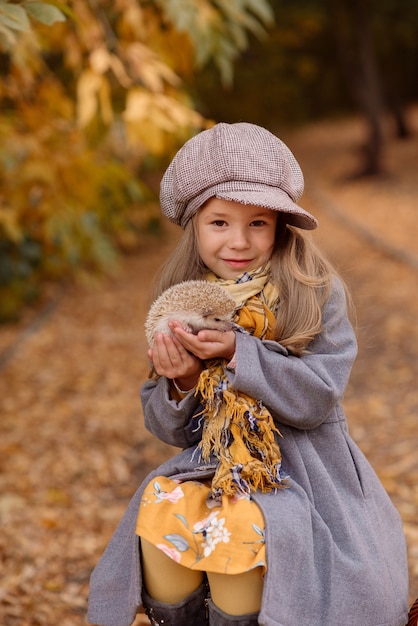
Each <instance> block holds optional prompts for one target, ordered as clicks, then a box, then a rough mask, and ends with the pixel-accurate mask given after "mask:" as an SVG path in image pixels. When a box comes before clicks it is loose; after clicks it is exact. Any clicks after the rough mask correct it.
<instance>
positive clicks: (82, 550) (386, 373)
mask: <svg viewBox="0 0 418 626" xmlns="http://www.w3.org/2000/svg"><path fill="white" fill-rule="evenodd" d="M416 128H417V129H418V124H416ZM358 133H359V127H358V125H357V124H356V123H355V122H350V123H338V124H330V123H328V124H321V125H318V126H315V127H311V128H309V129H306V130H304V131H303V132H299V133H295V134H293V135H292V136H291V137H289V138H288V141H289V144H290V145H291V146H292V148H293V149H294V152H295V154H296V155H297V157H298V159H299V160H300V162H301V165H302V168H303V169H304V171H305V173H306V179H307V181H306V182H307V191H306V194H305V197H304V203H303V204H304V206H306V208H307V209H310V210H312V212H313V213H315V215H317V216H318V218H319V220H320V224H321V228H320V231H318V240H319V242H320V243H321V245H322V246H323V247H324V248H325V249H326V250H327V252H328V253H329V255H330V256H331V257H332V259H333V260H334V262H335V263H336V264H337V265H338V267H339V268H340V270H341V272H342V273H343V275H344V277H345V279H346V281H347V282H348V283H349V285H350V287H351V288H352V291H353V296H354V300H355V304H356V306H357V312H358V335H359V344H360V352H359V357H358V360H357V362H356V364H355V367H354V370H353V375H352V379H351V383H350V386H349V389H348V391H347V395H346V401H345V407H346V411H347V414H348V417H349V424H350V429H351V432H352V434H353V436H354V438H355V439H356V440H357V442H358V443H359V445H360V446H361V448H362V449H363V451H364V452H365V453H366V455H367V456H368V458H369V459H370V461H371V463H372V465H373V466H374V468H375V469H376V471H377V472H378V474H379V476H380V478H381V480H382V481H383V483H384V485H385V486H386V488H387V490H388V491H389V493H390V495H391V497H392V498H393V500H394V502H395V504H396V505H397V507H398V509H399V511H400V513H401V515H402V518H403V520H404V524H405V532H406V536H407V541H408V547H409V563H410V572H411V585H410V595H411V601H412V599H415V597H417V596H418V457H417V454H416V450H417V447H418V446H417V444H418V434H417V433H418V430H417V414H418V390H417V385H416V380H417V379H418V325H417V322H416V320H417V319H418V293H417V290H416V284H417V275H418V274H417V269H416V267H415V266H414V262H415V261H414V260H416V259H418V242H417V237H416V234H417V230H416V211H417V198H418V181H417V177H416V163H417V159H416V155H417V154H418V150H417V148H418V144H417V139H415V140H414V142H410V143H408V144H405V143H404V144H402V143H400V142H399V143H394V144H393V145H392V150H391V162H390V164H389V165H390V170H391V172H392V176H391V177H388V178H387V179H386V180H384V181H380V182H379V181H377V182H376V181H374V182H372V181H362V182H357V183H353V184H348V183H346V184H343V185H342V184H341V180H340V177H341V176H342V175H344V174H346V173H347V172H349V171H350V169H351V167H352V164H353V163H354V161H353V158H352V155H351V153H350V149H351V148H350V146H354V145H355V142H356V137H357V135H358ZM347 219H348V221H349V224H348V225H347ZM363 227H366V228H367V229H368V231H367V232H368V233H373V235H374V236H376V235H378V236H379V237H381V238H382V241H383V243H382V244H380V243H379V242H378V245H377V247H376V245H374V244H373V245H372V244H371V242H370V238H368V237H367V234H366V235H365V234H364V233H362V232H361V228H363ZM172 232H173V231H172V230H170V231H169V232H168V234H167V237H166V238H165V240H164V241H163V242H160V241H158V242H154V243H150V245H149V246H148V249H146V250H143V252H142V253H141V254H139V255H137V256H135V257H132V258H129V259H127V260H126V262H125V263H124V266H123V271H122V272H121V274H120V275H119V276H118V277H115V278H113V279H108V280H106V281H104V282H103V283H101V284H98V285H89V286H84V287H82V286H79V287H73V288H71V289H68V290H66V291H65V292H64V293H63V294H62V295H61V296H60V299H59V300H58V303H57V304H56V305H55V307H54V308H53V309H52V311H50V312H49V313H48V314H47V315H45V316H44V317H43V318H38V319H39V324H38V325H32V326H31V325H30V322H31V319H30V316H29V317H28V318H25V319H24V320H23V321H22V322H21V323H20V324H19V325H18V326H16V327H13V328H11V327H10V328H5V329H2V330H0V360H1V355H3V357H4V358H3V363H2V369H1V371H0V411H1V413H0V414H1V421H0V559H1V570H0V623H1V624H4V626H29V625H30V626H44V625H45V626H55V625H56V624H60V626H81V625H82V624H84V623H85V607H86V598H87V592H88V578H89V574H90V571H91V569H92V567H93V566H94V564H95V563H96V561H97V559H98V557H99V555H100V554H101V552H102V550H103V548H104V547H105V545H106V543H107V541H108V539H109V537H110V535H111V533H112V532H113V530H114V528H115V526H116V524H117V522H118V520H119V518H120V516H121V515H122V513H123V511H124V510H125V507H126V504H127V502H128V499H129V497H130V496H131V494H132V493H133V491H134V489H135V488H136V486H137V484H138V482H139V481H140V480H141V479H142V477H143V476H144V474H145V473H146V472H148V471H149V469H150V468H151V467H153V466H154V465H155V464H156V463H159V462H161V460H162V459H163V458H166V457H167V456H168V455H170V454H172V450H171V449H170V448H169V447H168V446H165V445H164V444H161V443H159V442H158V441H156V440H155V439H153V438H152V437H150V436H149V435H148V434H147V433H146V432H145V430H144V427H143V425H142V421H141V415H140V404H139V398H138V390H139V386H140V384H141V382H142V381H143V380H144V379H145V378H146V377H147V374H148V364H147V362H146V358H145V353H146V346H145V339H144V336H143V330H142V325H143V320H144V317H145V313H146V310H147V308H148V304H149V300H148V294H149V288H150V283H151V279H152V275H153V273H154V271H155V269H156V268H157V266H158V265H159V263H160V261H161V259H162V258H164V257H165V255H166V253H167V251H168V249H169V248H170V247H171V246H172V245H173V235H172ZM375 243H376V242H375ZM388 250H391V251H392V252H393V254H392V253H391V254H388ZM396 251H403V252H404V253H405V251H407V253H408V254H407V258H403V259H402V260H400V258H401V257H402V255H398V254H397V253H396ZM25 329H26V332H25ZM22 333H23V334H22ZM140 623H145V621H144V617H143V616H139V617H138V619H137V622H136V624H140Z"/></svg>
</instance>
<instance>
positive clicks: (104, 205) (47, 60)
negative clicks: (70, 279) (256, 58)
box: [0, 0, 271, 320]
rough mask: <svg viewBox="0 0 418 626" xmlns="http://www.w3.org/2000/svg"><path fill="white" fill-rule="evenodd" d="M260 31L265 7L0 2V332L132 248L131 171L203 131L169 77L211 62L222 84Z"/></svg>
mask: <svg viewBox="0 0 418 626" xmlns="http://www.w3.org/2000/svg"><path fill="white" fill-rule="evenodd" d="M58 7H59V8H58ZM270 20H271V11H269V9H268V3H267V0H259V1H257V2H255V0H230V1H229V2H211V1H210V0H165V1H164V2H162V1H160V0H156V1H155V2H153V3H150V2H145V1H142V0H90V2H85V0H64V1H62V2H60V3H57V2H55V0H45V1H44V2H28V1H23V0H22V1H20V0H17V1H16V0H13V2H11V1H9V0H0V51H1V52H2V53H3V57H4V58H5V59H6V60H7V63H6V66H5V69H3V70H0V74H1V75H0V78H1V80H0V320H2V319H8V318H10V317H12V316H13V315H15V314H16V312H17V311H18V309H19V307H20V306H21V303H22V302H23V301H24V300H25V299H26V298H28V297H32V296H34V295H36V292H37V290H38V289H39V286H40V285H41V284H42V281H43V280H44V279H45V277H47V278H48V277H49V278H51V277H52V278H54V279H61V278H63V277H67V276H69V275H74V273H80V272H85V271H102V270H103V269H106V268H107V267H110V266H112V264H114V262H115V260H116V259H117V253H116V250H117V247H118V244H120V243H121V242H122V243H123V246H124V247H126V246H129V247H132V246H135V245H138V241H140V236H141V234H142V233H143V231H144V230H146V229H147V228H148V227H149V225H150V224H151V225H152V224H154V223H155V219H156V218H155V214H154V213H153V211H152V210H150V198H151V192H150V190H148V189H147V187H146V185H145V183H144V182H143V174H144V168H147V167H149V163H154V164H158V159H163V160H164V157H165V156H166V155H168V154H170V153H172V152H173V150H175V149H176V147H177V146H178V145H179V143H182V142H183V141H184V140H185V139H187V138H188V137H190V136H191V135H192V134H194V133H195V132H197V131H199V130H201V129H203V128H206V127H208V126H209V125H211V124H212V122H211V121H210V120H206V119H204V118H203V117H202V115H200V114H199V113H197V112H196V110H195V109H194V105H193V102H192V101H191V99H190V97H189V96H188V94H187V92H186V91H185V89H184V87H183V83H182V76H185V75H188V76H190V75H191V74H192V72H193V71H194V69H195V68H196V67H200V66H201V65H202V64H204V63H206V62H207V61H208V60H214V62H215V63H216V64H217V66H218V67H219V68H220V72H221V75H222V79H223V80H224V81H225V80H228V77H229V76H230V75H231V71H232V63H233V60H234V55H235V56H236V55H237V54H238V53H239V51H240V50H241V49H242V48H243V47H245V45H246V32H247V31H253V32H256V31H259V30H260V29H261V27H262V25H263V24H265V25H267V24H268V23H269V21H270Z"/></svg>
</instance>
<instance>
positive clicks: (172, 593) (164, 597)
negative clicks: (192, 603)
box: [141, 537, 203, 604]
mask: <svg viewBox="0 0 418 626" xmlns="http://www.w3.org/2000/svg"><path fill="white" fill-rule="evenodd" d="M141 554H142V574H143V579H144V586H145V589H146V590H147V592H148V595H149V596H151V598H153V599H154V600H157V601H158V602H166V603H168V604H175V603H177V602H180V601H181V600H184V598H186V597H187V596H189V595H190V594H191V593H193V592H194V591H196V589H197V588H198V587H199V586H200V585H201V584H202V582H203V572H199V571H195V570H191V569H188V568H187V567H183V566H182V565H179V564H178V563H176V562H175V561H173V559H170V557H168V556H167V555H166V554H164V552H162V551H161V550H159V549H158V548H156V547H155V546H154V545H152V543H150V542H149V541H147V540H146V539H143V538H142V537H141Z"/></svg>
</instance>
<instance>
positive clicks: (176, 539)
mask: <svg viewBox="0 0 418 626" xmlns="http://www.w3.org/2000/svg"><path fill="white" fill-rule="evenodd" d="M164 539H166V540H167V541H169V542H170V543H172V544H173V546H174V547H175V548H177V550H178V551H179V552H187V550H188V549H189V548H190V546H189V543H188V541H187V539H185V538H184V537H182V536H181V535H178V534H177V533H172V534H170V535H164Z"/></svg>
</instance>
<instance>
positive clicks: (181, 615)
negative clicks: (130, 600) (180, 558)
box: [142, 583, 208, 626]
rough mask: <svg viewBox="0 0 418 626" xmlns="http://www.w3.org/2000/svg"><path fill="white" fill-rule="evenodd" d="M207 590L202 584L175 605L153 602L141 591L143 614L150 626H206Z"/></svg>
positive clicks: (204, 584)
mask: <svg viewBox="0 0 418 626" xmlns="http://www.w3.org/2000/svg"><path fill="white" fill-rule="evenodd" d="M207 594H208V589H207V585H206V583H203V584H202V585H200V587H198V588H197V589H196V591H194V592H193V593H191V594H190V595H189V596H187V598H185V599H184V600H181V601H180V602H177V603H176V604H165V603H164V602H157V600H153V599H152V598H151V597H150V596H149V595H148V594H147V592H146V591H145V589H144V590H143V591H142V603H143V605H144V608H145V613H146V614H147V616H148V619H149V620H150V622H151V624H152V626H161V625H162V624H164V626H186V624H190V625H191V624H193V626H208V618H207V610H206V596H207Z"/></svg>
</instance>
